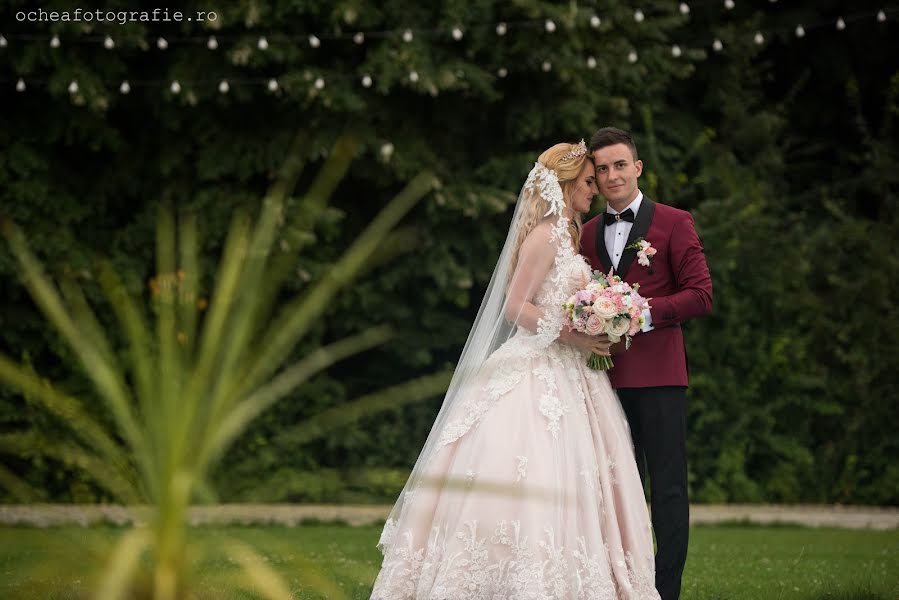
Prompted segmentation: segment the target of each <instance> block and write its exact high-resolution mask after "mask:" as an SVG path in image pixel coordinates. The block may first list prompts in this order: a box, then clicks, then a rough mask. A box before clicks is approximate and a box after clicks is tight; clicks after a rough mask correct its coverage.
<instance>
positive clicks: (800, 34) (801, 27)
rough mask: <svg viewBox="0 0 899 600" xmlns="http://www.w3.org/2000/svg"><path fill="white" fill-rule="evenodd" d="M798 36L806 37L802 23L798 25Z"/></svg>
mask: <svg viewBox="0 0 899 600" xmlns="http://www.w3.org/2000/svg"><path fill="white" fill-rule="evenodd" d="M796 37H798V38H801V37H805V28H804V27H803V26H802V25H797V26H796Z"/></svg>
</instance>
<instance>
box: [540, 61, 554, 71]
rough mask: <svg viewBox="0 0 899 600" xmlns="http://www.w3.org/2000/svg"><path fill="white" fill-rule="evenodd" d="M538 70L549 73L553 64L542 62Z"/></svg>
mask: <svg viewBox="0 0 899 600" xmlns="http://www.w3.org/2000/svg"><path fill="white" fill-rule="evenodd" d="M540 68H541V69H543V72H544V73H549V72H550V71H552V70H553V64H552V63H551V62H549V61H548V60H544V61H543V64H542V65H540Z"/></svg>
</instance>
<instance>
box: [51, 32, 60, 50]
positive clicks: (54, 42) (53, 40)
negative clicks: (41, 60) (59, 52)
mask: <svg viewBox="0 0 899 600" xmlns="http://www.w3.org/2000/svg"><path fill="white" fill-rule="evenodd" d="M50 47H51V48H59V36H58V35H54V36H53V37H52V38H50Z"/></svg>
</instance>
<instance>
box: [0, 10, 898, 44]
mask: <svg viewBox="0 0 899 600" xmlns="http://www.w3.org/2000/svg"><path fill="white" fill-rule="evenodd" d="M886 20H887V14H886V13H885V12H883V11H882V10H879V11H877V22H878V23H883V22H884V21H886ZM0 37H2V36H0ZM0 45H2V44H0Z"/></svg>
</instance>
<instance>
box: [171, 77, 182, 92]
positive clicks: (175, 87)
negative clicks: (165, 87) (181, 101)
mask: <svg viewBox="0 0 899 600" xmlns="http://www.w3.org/2000/svg"><path fill="white" fill-rule="evenodd" d="M169 90H171V92H172V93H173V94H180V93H181V84H180V83H178V80H177V79H176V80H175V81H173V82H172V84H171V85H170V86H169Z"/></svg>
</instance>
